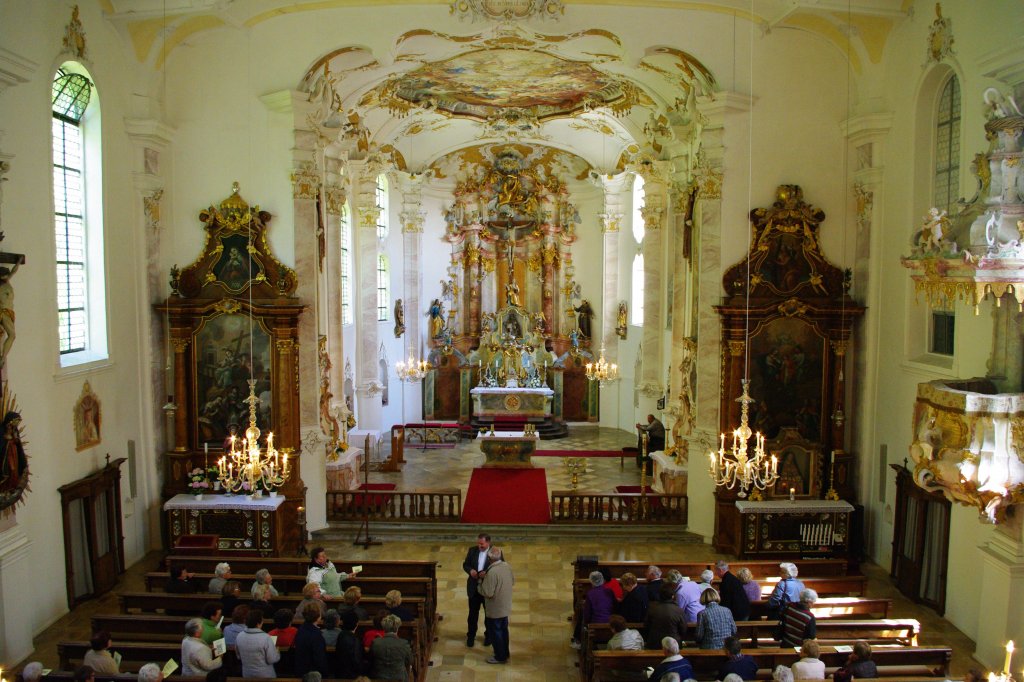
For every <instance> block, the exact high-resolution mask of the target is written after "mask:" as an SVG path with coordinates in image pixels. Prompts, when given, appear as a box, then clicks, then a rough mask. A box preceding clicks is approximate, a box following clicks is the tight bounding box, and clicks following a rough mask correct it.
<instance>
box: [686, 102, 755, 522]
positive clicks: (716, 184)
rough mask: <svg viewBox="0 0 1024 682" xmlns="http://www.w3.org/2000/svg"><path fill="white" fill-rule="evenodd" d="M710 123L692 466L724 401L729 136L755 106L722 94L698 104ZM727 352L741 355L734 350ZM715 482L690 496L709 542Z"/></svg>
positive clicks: (698, 232)
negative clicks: (721, 310) (722, 305)
mask: <svg viewBox="0 0 1024 682" xmlns="http://www.w3.org/2000/svg"><path fill="white" fill-rule="evenodd" d="M698 106H699V108H700V112H701V114H702V115H703V116H704V117H705V119H706V122H705V125H704V127H703V130H702V132H701V150H700V152H698V154H697V158H696V164H695V167H694V171H693V177H694V182H695V183H696V185H697V204H696V207H695V212H694V226H693V235H692V239H693V243H694V244H695V245H699V246H695V248H694V250H693V263H692V267H693V268H694V273H695V276H694V282H695V289H696V290H695V291H694V292H693V296H692V297H691V301H692V303H693V305H694V308H695V310H696V311H697V314H696V318H695V320H694V333H693V335H694V336H696V337H697V339H698V343H697V359H696V362H697V424H696V431H695V432H694V433H693V435H692V436H691V437H690V438H688V439H686V440H687V441H688V443H689V445H690V446H691V451H690V455H691V461H692V462H694V463H698V462H703V461H705V457H704V454H703V453H701V452H698V451H696V450H695V449H694V448H693V447H692V446H695V445H696V443H698V442H699V439H700V438H702V437H703V438H706V439H708V440H709V441H711V442H714V441H717V440H718V433H719V431H720V429H719V402H720V399H721V381H722V378H721V366H722V353H723V349H722V325H721V320H720V319H719V317H718V313H716V312H715V310H714V308H713V306H714V305H716V304H718V303H719V302H720V301H721V299H722V274H723V270H724V267H725V265H723V263H722V232H723V226H722V198H723V173H722V168H723V166H724V165H725V163H724V159H725V156H726V145H725V140H726V133H727V132H728V131H743V130H746V129H747V128H748V117H749V112H750V107H751V98H750V96H749V95H741V94H738V93H734V92H723V93H717V94H716V95H715V99H714V100H713V101H707V100H704V101H700V102H699V104H698ZM730 148H731V149H732V150H733V151H732V154H733V156H734V157H735V158H732V157H730V158H731V159H732V162H733V163H734V164H735V167H736V168H743V167H745V164H746V163H747V162H746V161H745V157H746V155H747V147H746V146H745V145H743V146H740V145H732V146H731V147H730ZM733 182H735V184H736V186H735V187H734V186H733V185H732V184H730V185H729V186H728V187H730V188H732V190H733V191H732V194H731V195H730V197H731V198H732V200H733V202H742V205H743V211H745V210H746V203H747V199H746V196H747V193H746V189H745V175H744V176H743V177H742V178H741V177H740V174H738V175H737V177H736V178H735V179H734V180H733ZM737 229H738V230H739V232H738V234H742V235H747V234H749V228H748V227H747V226H745V225H741V226H738V228H737ZM728 352H736V349H735V348H732V349H729V350H728ZM714 492H715V490H714V486H713V485H712V483H711V479H710V478H709V477H708V476H706V475H705V474H704V469H703V466H699V467H698V469H697V471H695V472H694V475H693V476H690V482H689V488H688V490H687V495H688V497H689V500H690V506H689V508H690V510H691V513H690V518H689V520H688V526H689V528H690V530H692V531H693V532H695V533H699V534H701V535H703V536H704V537H705V538H706V539H710V538H711V537H712V535H713V534H714V528H715V498H714Z"/></svg>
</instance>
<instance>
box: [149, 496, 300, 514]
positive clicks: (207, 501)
mask: <svg viewBox="0 0 1024 682" xmlns="http://www.w3.org/2000/svg"><path fill="white" fill-rule="evenodd" d="M282 504H284V495H278V496H277V497H270V496H269V495H268V494H267V493H263V497H257V498H256V499H249V497H248V496H247V495H224V494H213V495H211V494H209V493H204V494H203V499H201V500H197V499H196V498H195V496H194V495H189V494H187V493H181V494H178V495H175V496H174V497H172V498H171V499H169V500H167V501H166V502H164V511H168V510H171V509H252V510H268V511H275V510H276V509H277V508H278V507H280V506H281V505H282Z"/></svg>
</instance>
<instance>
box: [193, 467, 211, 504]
mask: <svg viewBox="0 0 1024 682" xmlns="http://www.w3.org/2000/svg"><path fill="white" fill-rule="evenodd" d="M189 478H190V479H191V480H190V481H189V484H188V487H189V490H190V491H191V492H192V494H193V495H195V497H196V499H197V500H201V499H203V493H204V492H206V491H207V490H208V489H209V488H210V482H209V481H208V480H206V470H205V469H202V468H200V467H196V468H195V469H193V470H192V472H191V473H190V474H189Z"/></svg>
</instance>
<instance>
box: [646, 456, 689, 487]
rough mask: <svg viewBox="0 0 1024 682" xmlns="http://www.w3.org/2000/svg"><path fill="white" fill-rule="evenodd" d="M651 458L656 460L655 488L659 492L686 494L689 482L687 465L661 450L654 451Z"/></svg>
mask: <svg viewBox="0 0 1024 682" xmlns="http://www.w3.org/2000/svg"><path fill="white" fill-rule="evenodd" d="M651 459H652V460H654V476H653V478H654V480H653V485H654V489H655V490H656V491H657V492H659V493H668V494H679V495H685V494H686V488H687V483H688V482H689V472H688V470H687V466H686V465H685V464H679V463H677V462H676V458H675V457H672V456H670V455H666V454H665V453H664V452H662V451H660V450H659V451H658V452H652V453H651Z"/></svg>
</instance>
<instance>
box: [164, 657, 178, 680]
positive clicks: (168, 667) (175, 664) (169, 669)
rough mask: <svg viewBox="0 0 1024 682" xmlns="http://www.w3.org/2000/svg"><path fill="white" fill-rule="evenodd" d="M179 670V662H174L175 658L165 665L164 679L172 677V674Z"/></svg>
mask: <svg viewBox="0 0 1024 682" xmlns="http://www.w3.org/2000/svg"><path fill="white" fill-rule="evenodd" d="M177 669H178V662H177V661H176V660H174V659H173V658H172V659H169V660H168V661H167V662H166V663H164V669H163V673H164V677H167V676H168V675H170V674H171V673H173V672H174V671H175V670H177Z"/></svg>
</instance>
